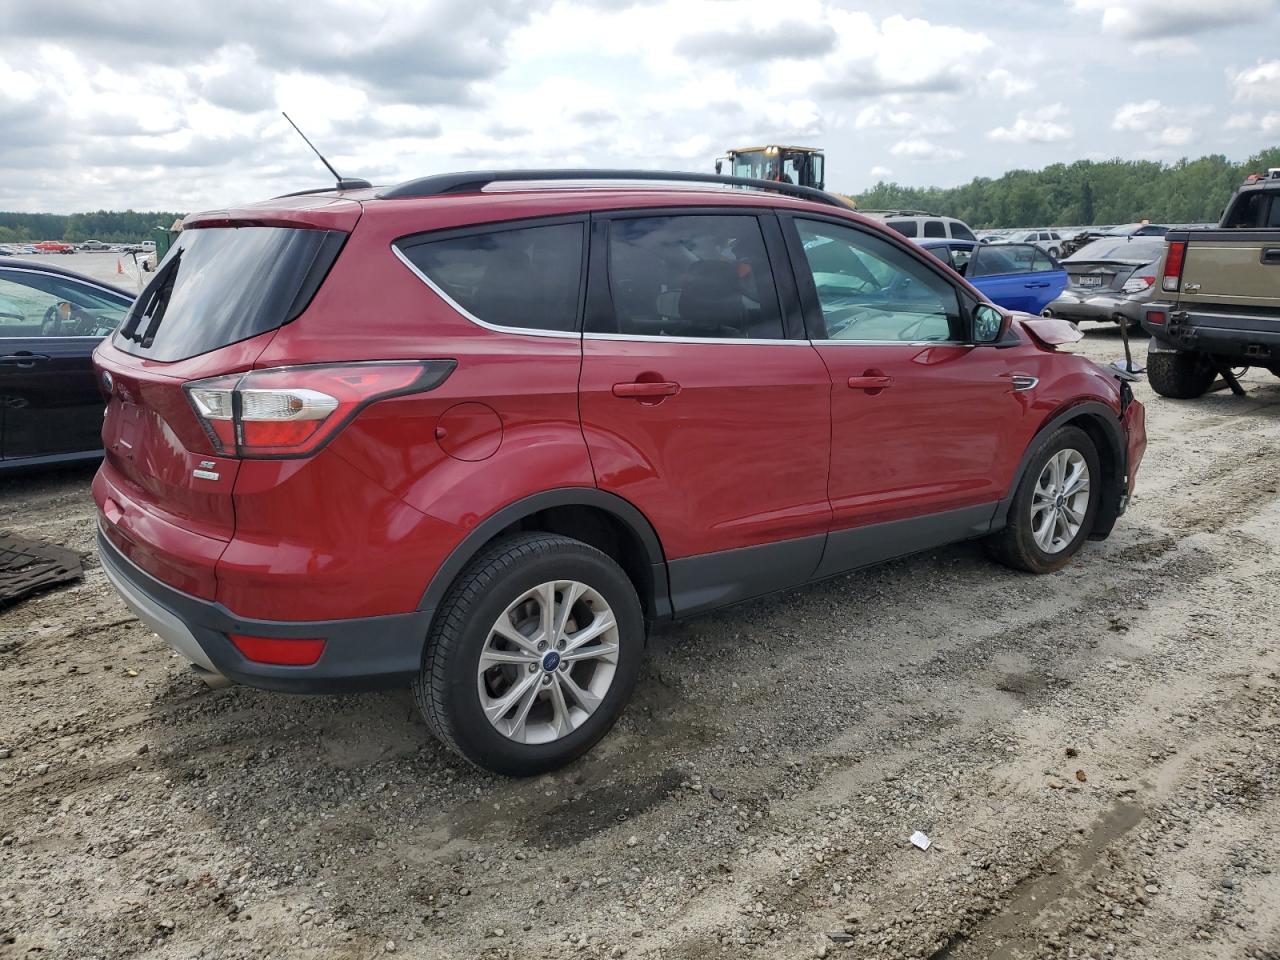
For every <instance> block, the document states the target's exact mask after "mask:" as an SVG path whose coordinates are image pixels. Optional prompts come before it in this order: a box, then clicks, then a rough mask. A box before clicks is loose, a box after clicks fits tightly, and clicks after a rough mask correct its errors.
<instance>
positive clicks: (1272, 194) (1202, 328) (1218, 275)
mask: <svg viewBox="0 0 1280 960" xmlns="http://www.w3.org/2000/svg"><path fill="white" fill-rule="evenodd" d="M1165 241H1166V243H1165V253H1164V260H1163V261H1162V262H1161V265H1160V269H1159V275H1160V280H1159V288H1158V289H1159V292H1158V293H1157V294H1156V296H1155V297H1153V298H1152V301H1151V302H1150V303H1149V304H1147V306H1146V307H1145V308H1144V309H1143V314H1142V326H1143V327H1144V328H1145V329H1146V330H1147V332H1148V333H1150V334H1151V344H1150V346H1149V348H1148V354H1147V379H1148V380H1150V382H1151V386H1152V388H1153V389H1154V390H1155V391H1156V393H1158V394H1160V395H1161V396H1165V397H1177V398H1180V399H1190V398H1192V397H1198V396H1201V395H1202V394H1203V393H1205V391H1207V390H1208V389H1209V387H1210V386H1211V385H1212V384H1213V381H1214V379H1215V378H1216V377H1218V376H1219V375H1221V376H1223V378H1224V379H1225V380H1226V381H1227V382H1228V383H1229V384H1230V385H1231V386H1232V389H1235V390H1237V392H1240V391H1239V384H1238V383H1236V381H1235V378H1234V377H1233V376H1232V374H1231V370H1232V368H1238V367H1242V366H1247V367H1265V368H1267V369H1268V370H1270V371H1271V372H1272V373H1274V374H1276V376H1280V167H1276V168H1273V169H1271V170H1268V171H1267V173H1266V175H1265V176H1264V175H1255V176H1252V177H1250V178H1249V179H1248V180H1246V181H1245V183H1244V185H1243V186H1241V187H1240V188H1239V189H1238V190H1237V191H1236V194H1235V196H1234V197H1232V199H1231V203H1229V204H1228V205H1227V210H1226V212H1225V213H1224V214H1223V216H1222V222H1221V223H1220V224H1219V225H1218V227H1217V229H1212V230H1172V231H1170V232H1169V234H1168V235H1167V236H1166V237H1165Z"/></svg>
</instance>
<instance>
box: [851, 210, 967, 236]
mask: <svg viewBox="0 0 1280 960" xmlns="http://www.w3.org/2000/svg"><path fill="white" fill-rule="evenodd" d="M858 212H859V213H860V214H862V215H863V216H866V217H870V218H871V219H873V220H879V221H880V222H881V223H883V224H884V225H885V226H886V227H891V228H892V229H894V230H897V231H898V232H899V233H900V234H902V235H903V236H904V237H910V238H911V239H912V240H925V239H932V238H934V237H939V238H942V239H949V240H977V239H978V238H977V237H975V236H974V235H973V231H972V230H970V229H969V225H968V224H967V223H965V222H964V221H963V220H957V219H956V218H955V217H938V216H934V215H933V214H929V213H923V212H921V211H919V210H859V211H858Z"/></svg>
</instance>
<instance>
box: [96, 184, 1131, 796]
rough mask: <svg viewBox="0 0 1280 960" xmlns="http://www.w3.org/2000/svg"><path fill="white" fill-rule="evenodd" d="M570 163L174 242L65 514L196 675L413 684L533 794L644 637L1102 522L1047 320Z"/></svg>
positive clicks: (792, 190) (1108, 518) (596, 714)
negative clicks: (690, 619) (963, 550)
mask: <svg viewBox="0 0 1280 960" xmlns="http://www.w3.org/2000/svg"><path fill="white" fill-rule="evenodd" d="M573 176H574V177H576V178H579V179H578V180H577V181H576V182H565V181H563V180H562V179H560V178H563V177H565V173H564V172H563V171H561V172H547V171H543V172H538V171H526V172H517V173H505V174H499V173H489V174H483V175H482V174H449V175H441V176H436V177H427V178H425V179H422V180H415V181H411V182H408V183H403V184H400V185H399V186H395V187H391V188H387V189H382V190H380V191H379V190H375V189H373V188H369V189H343V190H335V191H325V192H318V193H311V194H306V195H297V196H290V197H281V198H278V199H276V200H272V201H269V202H266V203H262V204H257V205H253V206H249V207H245V208H243V209H234V210H222V211H218V212H213V213H205V214H200V215H197V216H192V217H189V218H188V219H187V220H186V229H185V231H184V232H183V233H182V235H181V239H180V240H179V242H178V243H177V244H176V245H175V247H174V248H173V250H172V251H171V252H170V253H169V254H168V256H167V257H166V258H165V260H164V262H163V263H162V264H161V266H160V267H159V269H158V271H157V273H156V276H155V278H154V279H153V280H152V282H151V283H150V285H149V286H148V287H147V289H146V290H145V291H144V292H143V294H142V295H141V297H140V298H139V299H138V301H137V303H136V304H135V306H134V308H133V310H132V311H131V313H130V315H129V317H128V318H127V319H126V321H125V322H124V324H123V325H122V326H121V328H120V330H119V331H118V332H117V333H116V334H115V336H114V337H113V338H111V339H110V340H109V341H107V342H104V343H103V344H102V345H101V346H100V347H99V349H98V351H97V353H96V356H95V359H96V364H97V369H98V373H99V377H100V380H101V383H102V387H103V389H104V391H105V392H106V393H107V395H108V397H109V402H108V405H107V412H106V419H105V423H104V426H103V440H104V447H105V449H106V461H105V463H104V464H103V466H102V469H101V470H100V471H99V473H98V475H97V478H96V479H95V481H94V488H93V489H94V496H95V498H96V501H97V504H98V507H99V511H100V516H99V519H100V531H99V538H98V540H99V546H100V549H101V556H102V563H103V566H104V567H105V569H106V571H107V573H108V575H109V576H110V578H111V580H112V581H113V582H114V584H115V585H116V587H117V589H118V590H119V591H120V593H121V595H122V596H123V597H124V599H125V600H126V602H127V603H129V605H130V606H131V607H132V608H133V609H134V610H135V611H136V612H137V614H138V615H139V616H140V617H141V618H142V619H143V620H144V621H145V622H147V623H148V624H150V625H151V626H152V627H153V628H154V629H155V630H156V632H157V633H158V634H160V636H162V637H163V638H164V639H165V640H167V641H168V642H169V643H170V644H171V645H172V646H173V647H174V648H176V649H177V650H178V651H179V652H180V653H182V654H183V655H184V656H186V657H187V658H188V659H190V660H191V661H192V662H193V663H194V664H195V665H196V666H197V668H198V669H199V670H200V671H202V672H204V674H205V675H206V677H210V676H211V675H213V674H217V675H221V677H224V678H228V679H230V680H234V681H238V682H241V683H246V684H250V685H253V686H258V687H267V688H272V689H278V690H289V691H319V690H335V689H338V690H345V689H351V688H353V687H367V686H383V685H395V684H408V683H412V685H413V689H414V691H415V693H416V696H417V699H418V702H419V703H420V705H421V707H422V711H423V713H424V714H425V716H426V720H427V723H428V725H429V726H430V728H431V729H432V731H433V732H434V733H435V734H436V735H437V736H439V737H440V739H441V740H443V741H444V742H445V743H446V744H448V745H449V746H450V747H451V748H453V749H454V750H456V751H457V752H458V753H460V754H462V755H463V756H464V757H466V758H467V759H468V760H470V761H472V762H474V763H476V764H478V765H480V766H483V767H486V768H488V769H490V770H494V771H498V772H501V773H505V774H513V775H524V774H532V773H536V772H539V771H544V770H547V769H550V768H553V767H556V766H558V765H560V764H563V763H565V762H567V761H569V760H571V759H572V758H574V757H576V756H579V755H580V754H582V753H584V752H585V751H586V750H588V749H589V748H590V747H591V746H592V744H594V743H595V742H596V741H597V740H598V739H599V738H600V737H602V736H603V735H604V734H605V733H606V731H607V730H608V729H609V727H610V726H611V725H612V724H613V722H614V720H615V719H616V718H617V716H618V714H619V713H620V711H621V710H622V708H623V705H624V704H625V703H626V700H627V698H628V696H629V695H630V693H631V690H632V687H633V686H634V684H635V680H636V674H637V670H638V668H639V664H640V660H641V657H642V655H643V649H644V645H645V636H646V627H647V625H648V624H650V623H652V622H654V621H657V620H663V619H667V618H672V617H687V616H690V615H693V614H698V613H703V612H705V611H708V610H713V609H716V608H718V607H722V606H725V605H726V604H731V603H735V602H737V601H740V600H746V599H748V598H751V597H759V596H761V595H764V594H769V593H773V592H775V591H778V590H782V589H785V588H788V587H794V586H797V585H799V584H803V583H807V582H810V581H813V580H820V579H822V578H825V577H832V576H835V575H838V574H841V573H844V572H845V571H848V570H852V569H854V568H857V567H862V566H865V565H867V564H871V563H875V562H878V561H881V560H886V559H889V558H891V557H898V556H902V555H904V554H909V553H913V552H915V551H918V550H924V549H928V548H932V547H937V546H939V545H942V544H946V543H951V542H953V541H959V540H965V539H971V538H978V537H983V538H986V539H987V540H988V542H989V543H990V545H991V548H992V552H993V553H994V554H995V556H996V557H997V558H998V559H1000V560H1002V561H1003V562H1005V563H1007V564H1010V565H1012V566H1014V567H1017V568H1020V569H1023V570H1029V571H1032V572H1036V573H1044V572H1048V571H1052V570H1056V569H1058V568H1060V567H1062V566H1063V565H1064V564H1065V563H1066V562H1067V561H1068V560H1069V558H1070V557H1071V556H1072V555H1073V554H1075V553H1076V552H1077V551H1078V550H1079V549H1080V547H1081V546H1082V544H1083V542H1084V541H1085V540H1086V539H1090V538H1092V539H1098V538H1101V537H1105V536H1107V534H1108V533H1109V532H1110V531H1111V528H1112V526H1113V524H1114V523H1115V522H1116V518H1117V517H1118V516H1119V515H1120V514H1121V513H1122V512H1123V510H1124V508H1125V505H1126V503H1127V500H1128V496H1129V492H1130V490H1131V488H1132V486H1133V482H1134V473H1135V471H1136V470H1137V467H1138V462H1139V460H1140V458H1141V456H1142V453H1143V450H1144V449H1145V446H1146V436H1145V430H1144V426H1143V410H1142V405H1141V404H1139V403H1138V402H1137V401H1135V400H1134V399H1133V396H1132V394H1131V393H1130V391H1129V389H1128V386H1127V385H1126V384H1125V383H1123V382H1122V381H1120V380H1117V379H1116V378H1115V377H1114V376H1113V375H1112V374H1111V373H1110V372H1108V371H1107V370H1105V369H1103V368H1101V367H1098V366H1096V365H1095V364H1093V363H1092V362H1090V361H1089V360H1087V359H1084V358H1082V357H1078V356H1074V355H1071V354H1069V353H1064V352H1060V351H1058V350H1057V349H1056V348H1055V345H1056V344H1060V343H1062V342H1065V341H1067V340H1074V339H1078V338H1079V334H1078V333H1076V332H1075V330H1074V328H1073V327H1071V326H1070V325H1068V324H1065V323H1064V322H1063V321H1059V320H1046V319H1041V318H1036V317H1029V316H1017V317H1015V316H1012V315H1010V314H1008V313H1005V312H1003V311H1001V310H999V309H997V308H996V307H994V306H992V305H991V304H990V303H988V302H987V301H985V300H984V299H983V297H982V295H981V294H979V293H978V292H977V291H976V290H974V288H973V287H971V286H970V285H969V284H967V283H966V282H965V281H964V280H963V279H962V278H961V277H959V276H958V275H957V274H955V273H954V272H952V271H951V270H950V269H948V268H947V267H945V266H944V265H943V264H941V263H940V262H939V261H938V260H936V259H935V258H933V257H931V256H930V255H929V254H928V253H927V252H925V251H923V250H921V249H919V248H917V247H915V246H913V245H912V244H911V243H910V242H908V241H906V240H904V239H902V238H901V237H900V236H899V235H898V234H896V233H894V232H893V231H891V230H889V229H887V228H885V227H884V226H882V225H880V224H878V223H875V222H873V221H871V220H868V219H866V218H864V217H861V216H858V215H857V214H856V213H854V212H852V211H851V210H849V209H848V207H847V206H845V205H844V204H842V203H841V202H839V201H837V200H836V199H835V198H833V197H831V196H830V195H827V194H824V193H821V192H819V191H816V190H811V189H806V188H803V187H798V186H791V185H787V184H778V183H765V182H754V183H751V186H750V187H749V188H745V189H741V188H740V189H729V188H727V187H726V182H728V178H722V180H719V181H717V180H716V179H715V178H711V177H697V176H695V175H691V174H672V175H665V174H663V175H658V176H661V178H662V179H661V180H660V181H653V182H647V183H646V182H643V178H644V177H646V176H648V177H650V178H653V177H654V176H655V175H653V174H648V175H645V174H634V173H632V174H610V173H603V172H599V171H593V172H590V173H589V174H588V173H581V172H580V173H576V174H573ZM676 180H690V181H710V182H702V183H680V184H677V183H673V182H670V181H676ZM737 183H738V185H739V186H740V187H741V186H742V185H743V183H744V182H742V181H737Z"/></svg>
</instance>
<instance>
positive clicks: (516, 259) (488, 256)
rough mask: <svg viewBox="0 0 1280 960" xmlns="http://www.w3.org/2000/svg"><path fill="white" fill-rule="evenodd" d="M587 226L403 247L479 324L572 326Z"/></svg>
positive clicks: (523, 229) (560, 225)
mask: <svg viewBox="0 0 1280 960" xmlns="http://www.w3.org/2000/svg"><path fill="white" fill-rule="evenodd" d="M584 235H585V225H584V224H581V223H558V224H546V225H544V226H536V227H519V228H516V229H514V230H491V231H487V232H484V233H476V234H467V235H464V236H454V237H445V238H443V239H440V240H430V239H427V240H425V241H424V242H420V243H419V242H414V243H407V244H405V245H403V246H402V247H401V250H402V252H403V253H404V255H405V257H407V258H408V259H409V261H410V262H411V263H412V264H413V265H414V266H415V267H417V268H418V270H420V271H421V272H422V274H423V275H424V276H426V277H427V279H429V280H430V281H431V282H432V283H433V284H435V285H436V287H438V288H439V289H440V290H442V291H443V292H444V294H445V295H446V296H447V297H448V298H449V299H450V300H452V301H453V302H454V303H455V304H457V305H458V306H459V307H461V308H462V309H463V310H465V311H466V312H467V313H469V314H471V316H473V317H475V318H477V319H478V320H480V321H481V322H483V323H488V324H492V325H493V326H496V327H510V328H513V329H519V330H554V331H566V332H567V331H572V330H575V329H577V325H578V301H579V296H580V292H581V287H582V251H583V242H584V241H583V237H584Z"/></svg>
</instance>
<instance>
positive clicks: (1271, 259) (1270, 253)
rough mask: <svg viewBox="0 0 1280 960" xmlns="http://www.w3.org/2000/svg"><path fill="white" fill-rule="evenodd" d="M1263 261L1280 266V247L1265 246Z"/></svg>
mask: <svg viewBox="0 0 1280 960" xmlns="http://www.w3.org/2000/svg"><path fill="white" fill-rule="evenodd" d="M1262 262H1263V263H1266V264H1270V265H1272V266H1280V247H1264V248H1263V250H1262Z"/></svg>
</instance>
